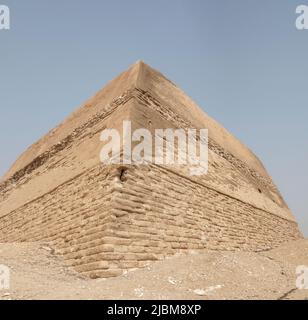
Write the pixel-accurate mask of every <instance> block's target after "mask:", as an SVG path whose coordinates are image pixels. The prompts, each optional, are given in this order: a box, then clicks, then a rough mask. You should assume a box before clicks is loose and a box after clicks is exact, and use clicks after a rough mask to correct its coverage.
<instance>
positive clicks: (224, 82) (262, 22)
mask: <svg viewBox="0 0 308 320" xmlns="http://www.w3.org/2000/svg"><path fill="white" fill-rule="evenodd" d="M0 3H1V4H6V5H8V6H9V7H10V9H11V30H9V31H0V112H1V113H0V114H1V118H0V128H1V135H0V147H1V158H0V174H1V175H2V174H4V172H5V171H6V170H7V169H8V168H9V166H10V165H11V164H12V162H13V161H14V160H15V159H16V157H17V156H18V155H19V154H20V153H21V152H22V151H24V149H25V148H26V147H27V146H29V145H30V144H32V143H33V142H35V141H36V140H37V139H39V138H40V137H41V136H42V135H43V134H44V133H46V132H47V131H48V130H49V129H51V128H52V127H54V126H55V125H56V124H58V123H59V122H60V121H62V120H63V119H64V118H65V117H66V116H67V115H68V114H69V113H70V112H72V111H73V110H74V109H75V108H76V107H78V106H79V105H81V104H82V102H84V101H85V100H86V99H87V98H88V97H90V96H91V95H93V94H94V93H95V92H96V91H97V90H99V89H100V88H101V87H102V86H103V85H104V84H105V83H106V82H107V81H109V80H110V79H112V78H114V77H115V76H116V75H118V74H119V73H120V72H122V71H123V70H125V69H126V68H127V67H128V66H129V65H131V64H132V63H134V62H135V61H136V60H139V59H142V60H144V61H145V62H146V63H148V64H150V65H152V66H153V67H155V68H156V69H159V70H160V71H161V72H163V73H164V74H165V75H166V76H167V77H169V78H170V79H171V80H172V81H173V82H175V83H177V84H178V85H179V86H180V87H181V88H182V89H183V90H184V91H185V92H186V93H187V94H189V95H190V96H191V97H192V98H193V99H194V100H195V101H196V102H197V103H198V104H199V105H200V106H201V107H202V108H203V109H204V110H205V111H206V112H207V113H208V114H209V115H211V116H212V117H214V118H215V119H216V120H218V121H219V122H220V123H222V124H223V125H224V126H225V127H226V128H227V129H228V130H230V131H231V132H232V133H233V134H235V135H236V136H237V137H238V138H239V139H240V140H241V141H243V142H244V143H245V144H246V145H248V146H249V147H250V148H251V149H252V150H253V151H254V152H255V153H256V154H257V155H258V156H259V157H260V158H261V159H262V161H263V162H264V164H265V166H266V168H267V169H268V171H269V172H270V174H271V175H272V177H273V179H274V181H275V182H276V183H277V185H278V186H279V188H280V190H281V192H282V193H283V195H284V197H285V199H286V201H287V202H288V204H289V206H290V207H291V209H292V211H293V212H294V214H295V216H296V218H297V220H298V222H299V224H300V227H301V229H302V230H303V231H304V232H305V235H306V236H308V210H307V208H308V196H307V190H308V182H307V178H308V169H307V164H308V148H307V140H308V132H307V120H308V109H307V108H308V58H307V57H308V30H304V31H298V30H297V29H296V28H295V19H296V14H295V9H296V6H297V5H299V4H307V5H308V0H302V1H295V0H294V1H292V0H289V1H287V0H284V1H281V0H255V1H252V0H233V1H230V0H224V1H223V0H219V1H217V0H212V1H206V0H185V1H183V0H169V1H166V0H155V1H153V0H151V1H148V0H142V1H141V0H130V1H125V0H113V1H102V0H101V1H98V0H92V1H91V0H90V1H81V0H66V1H60V0H56V1H50V0H48V1H47V0H23V1H20V0H0Z"/></svg>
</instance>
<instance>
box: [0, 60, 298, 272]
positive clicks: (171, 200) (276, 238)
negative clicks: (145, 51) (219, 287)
mask: <svg viewBox="0 0 308 320" xmlns="http://www.w3.org/2000/svg"><path fill="white" fill-rule="evenodd" d="M124 120H130V121H131V122H132V124H133V126H134V128H148V129H149V130H153V129H154V128H184V129H185V128H207V129H208V130H209V141H208V143H209V170H208V173H207V174H205V175H200V176H190V175H188V174H187V173H186V171H185V170H181V169H175V168H172V167H167V166H163V165H156V164H148V165H144V166H134V165H126V166H123V165H116V164H115V165H109V166H108V165H104V164H102V163H101V162H100V159H99V151H100V150H101V146H102V143H101V141H100V133H101V132H102V130H104V129H106V128H118V129H119V130H121V127H122V123H123V121H124ZM0 191H1V194H0V242H24V241H44V242H50V243H51V244H52V245H53V246H54V247H55V248H56V252H57V253H59V254H61V255H63V257H64V258H65V261H66V262H67V264H68V265H69V266H72V267H74V269H76V270H77V271H78V272H81V273H82V274H84V275H87V276H90V277H92V278H95V277H109V276H117V275H120V274H121V273H122V272H123V270H126V269H130V268H136V267H142V266H144V265H145V264H147V263H149V261H153V260H157V259H161V258H163V257H165V256H167V255H172V254H174V253H176V252H186V251H188V250H202V249H214V250H249V251H261V250H266V249H269V248H272V247H276V246H278V245H279V244H281V243H283V242H287V241H290V240H295V239H298V238H301V237H302V235H301V233H300V231H299V229H298V226H297V223H296V221H295V219H294V217H293V215H292V214H291V212H290V210H289V208H288V206H287V205H286V203H285V202H284V200H283V198H282V197H281V195H280V193H279V191H278V190H277V188H276V186H275V185H274V184H273V182H272V180H271V178H270V176H269V175H268V173H267V172H266V170H265V168H264V167H263V165H262V163H261V162H260V161H259V160H258V158H257V157H256V156H255V155H254V154H253V153H252V152H251V151H250V150H249V149H248V148H247V147H245V146H244V145H243V144H242V143H241V142H239V141H238V140H237V139H236V138H235V137H233V136H232V135H231V134H230V133H229V132H228V131H227V130H225V129H224V128H223V127H222V126H221V125H219V124H218V123H217V122H215V121H214V120H213V119H211V118H210V117H209V116H208V115H206V114H205V113H204V112H203V111H202V110H201V109H200V108H199V107H198V106H197V105H196V104H195V103H194V102H193V101H192V100H191V99H190V98H189V97H187V96H186V95H185V94H184V93H183V92H182V91H181V90H180V89H179V88H177V87H176V86H175V85H174V84H173V83H172V82H170V81H169V80H167V79H166V78H165V77H164V76H163V75H162V74H160V73H159V72H157V71H155V70H153V69H152V68H151V67H149V66H147V65H146V64H144V63H143V62H137V63H136V64H134V65H133V66H132V67H131V68H130V69H128V70H127V71H126V72H124V73H122V74H121V75H120V76H118V77H117V78H116V79H114V80H113V81H111V82H110V83H109V84H107V85H106V86H105V87H104V88H103V89H102V90H101V91H99V92H98V93H97V94H96V95H95V96H94V97H93V98H91V99H89V100H88V101H87V102H86V103H85V104H84V105H83V106H82V107H81V108H79V109H77V110H76V111H75V112H73V113H72V114H71V115H70V116H69V117H68V118H67V119H66V120H65V121H64V122H62V123H61V124H60V125H59V126H57V127H56V128H55V129H53V130H51V131H50V132H49V133H48V134H47V135H46V136H44V137H43V138H42V139H40V140H39V141H38V142H36V143H35V144H33V145H32V146H31V147H30V148H29V149H28V150H27V151H26V152H24V153H23V154H22V155H21V156H20V157H19V158H18V159H17V161H16V162H15V164H14V165H13V166H12V168H11V169H10V170H9V171H8V172H7V174H6V175H5V176H4V177H3V179H2V180H1V184H0Z"/></svg>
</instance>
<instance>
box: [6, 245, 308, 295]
mask: <svg viewBox="0 0 308 320" xmlns="http://www.w3.org/2000/svg"><path fill="white" fill-rule="evenodd" d="M0 264H4V265H6V266H8V267H9V268H10V270H11V285H10V290H0V300H1V299H2V300H16V299H17V300H18V299H31V300H32V299H34V300H40V299H48V300H49V299H87V300H89V299H188V300H197V299H204V300H207V299H271V300H272V299H273V300H283V299H301V300H303V299H305V300H308V290H305V289H302V290H299V289H297V288H296V277H297V275H296V267H297V266H298V265H307V266H308V240H299V241H294V242H290V243H287V244H285V245H282V246H281V247H279V248H276V249H273V250H268V251H263V252H257V253H255V252H242V251H236V252H234V251H232V252H231V251H204V252H202V253H200V252H199V253H198V252H190V253H189V254H185V255H184V254H183V255H176V256H173V257H170V258H167V259H165V260H162V261H157V262H153V263H151V264H149V265H147V266H146V267H144V268H143V269H138V270H137V269H135V270H130V271H128V272H125V273H124V274H123V275H122V276H119V277H115V278H107V279H88V278H85V277H84V276H81V275H79V274H78V273H76V272H74V271H73V270H71V269H69V268H67V267H66V266H65V262H64V261H63V260H62V259H61V257H59V256H57V255H55V254H54V250H53V248H52V247H50V245H48V244H47V243H2V244H0Z"/></svg>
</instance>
